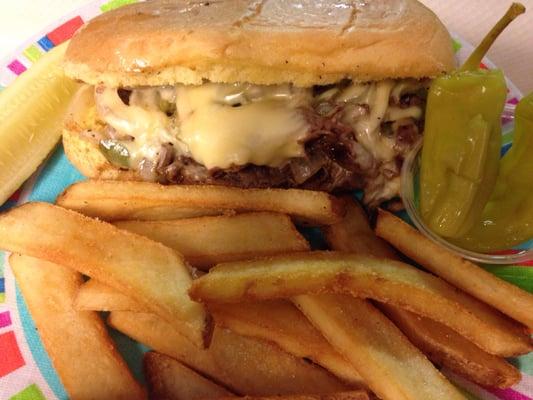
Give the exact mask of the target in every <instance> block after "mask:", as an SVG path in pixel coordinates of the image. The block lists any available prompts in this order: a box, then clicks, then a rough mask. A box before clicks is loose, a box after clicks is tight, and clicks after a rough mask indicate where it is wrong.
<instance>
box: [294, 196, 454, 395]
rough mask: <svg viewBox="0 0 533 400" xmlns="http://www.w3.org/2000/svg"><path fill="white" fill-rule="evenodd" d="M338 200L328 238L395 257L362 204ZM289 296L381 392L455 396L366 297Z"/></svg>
mask: <svg viewBox="0 0 533 400" xmlns="http://www.w3.org/2000/svg"><path fill="white" fill-rule="evenodd" d="M344 201H345V203H346V215H345V216H344V219H343V221H342V222H339V223H337V224H333V225H331V226H329V227H326V230H325V236H326V241H327V242H328V244H329V245H330V246H331V247H333V248H334V249H337V250H344V251H354V252H359V253H362V254H372V255H374V256H378V257H379V256H389V257H396V254H395V253H394V251H392V250H391V249H390V248H389V247H388V245H387V244H386V243H385V242H382V241H380V240H379V239H377V238H376V237H375V236H374V233H373V231H372V229H371V228H370V226H369V224H368V222H367V219H366V214H365V213H364V211H363V210H362V208H361V207H359V206H358V205H357V204H356V203H355V202H353V201H352V200H351V199H348V198H345V199H344ZM293 301H294V303H295V304H296V305H298V306H299V307H300V309H301V310H302V312H303V313H304V314H305V315H306V316H307V318H308V319H309V320H310V321H311V322H312V323H313V324H314V325H315V326H316V327H317V328H318V329H319V330H320V331H321V332H322V333H323V335H324V336H325V337H326V338H327V339H328V341H329V342H330V343H331V344H332V345H333V346H334V347H335V348H336V349H337V350H338V351H339V352H340V353H342V354H345V356H346V357H347V359H348V360H349V361H350V362H351V363H352V365H353V366H354V367H356V368H357V369H358V370H359V371H361V374H362V375H363V377H364V378H365V381H366V382H367V384H368V386H369V387H370V388H371V389H372V390H373V391H374V392H375V393H377V394H378V395H379V396H380V397H381V398H383V399H391V400H392V399H394V400H396V399H398V398H402V399H406V398H407V399H421V400H422V399H428V398H431V399H435V398H448V396H451V398H458V394H457V392H456V391H455V389H454V388H453V387H451V385H450V383H449V382H447V381H446V379H445V378H444V377H443V376H442V375H441V374H440V373H439V372H438V371H437V370H436V369H435V367H434V366H433V365H432V364H431V363H430V362H429V361H428V360H427V359H426V358H425V357H424V356H423V355H422V354H421V353H420V352H419V350H418V349H417V348H416V347H414V346H413V345H412V344H411V343H410V342H409V341H408V340H407V339H406V338H405V337H404V336H403V334H402V333H401V332H400V331H399V330H398V328H396V327H395V326H394V324H393V323H392V322H390V321H389V320H387V318H386V317H385V316H384V315H382V314H381V313H380V312H379V311H378V310H377V309H376V308H375V307H374V306H372V305H371V304H370V303H369V302H367V301H365V300H360V299H355V298H349V297H346V296H344V295H319V296H311V295H301V296H297V297H296V298H294V299H293ZM405 359H409V360H410V361H409V363H410V365H409V367H406V365H405ZM419 371H423V374H422V375H420V373H419Z"/></svg>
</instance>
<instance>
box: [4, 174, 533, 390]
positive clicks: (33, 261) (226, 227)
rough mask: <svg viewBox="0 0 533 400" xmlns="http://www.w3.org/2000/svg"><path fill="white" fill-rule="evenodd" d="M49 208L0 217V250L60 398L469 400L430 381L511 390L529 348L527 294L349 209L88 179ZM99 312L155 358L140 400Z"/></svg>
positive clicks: (315, 199) (531, 302)
mask: <svg viewBox="0 0 533 400" xmlns="http://www.w3.org/2000/svg"><path fill="white" fill-rule="evenodd" d="M56 203H57V204H56V205H52V204H48V203H27V204H24V205H22V206H20V207H17V208H15V209H12V210H10V211H8V212H6V213H4V214H2V215H0V248H2V249H5V250H7V251H10V252H12V255H11V256H10V258H9V262H10V266H11V268H12V270H13V272H14V274H15V276H16V279H17V281H18V284H19V286H20V288H21V290H22V293H23V295H24V297H25V300H26V302H27V304H28V307H29V310H30V312H31V314H32V317H33V319H34V321H35V324H36V326H37V328H38V330H39V334H40V335H41V337H42V340H43V343H44V346H45V347H46V350H47V351H48V353H49V355H50V357H51V359H52V362H53V364H54V367H55V368H56V370H57V372H58V374H59V376H60V378H61V380H62V382H63V384H64V386H65V388H66V390H67V392H68V393H69V396H70V397H71V398H72V399H87V398H109V399H144V398H146V397H147V396H149V397H150V398H154V399H177V400H182V399H187V400H195V399H198V400H201V399H204V400H209V399H226V398H235V397H239V396H246V398H248V399H268V398H273V396H275V397H274V398H276V399H293V400H297V399H301V400H308V399H309V400H312V399H328V400H362V399H371V398H375V397H378V398H381V399H383V400H418V399H420V400H422V399H423V400H427V399H437V400H438V399H443V400H444V399H446V400H450V399H452V400H453V399H464V398H465V397H464V394H463V393H462V392H461V391H460V390H459V389H457V388H456V387H455V386H454V385H453V384H451V383H450V382H449V381H448V380H447V379H446V378H445V376H444V374H443V373H442V372H441V369H442V368H444V369H445V370H449V371H451V372H453V373H455V374H458V375H461V376H463V377H465V378H467V379H469V380H471V381H473V382H476V383H478V384H480V385H483V386H489V387H498V388H506V387H509V386H512V385H514V384H516V383H517V382H518V381H519V380H520V372H519V371H518V370H517V369H516V368H515V367H514V366H513V365H512V364H510V363H509V362H508V361H506V359H505V358H506V357H514V356H518V355H522V354H527V353H529V352H530V351H531V350H532V348H533V346H532V341H531V336H530V333H531V329H532V328H533V314H532V313H531V310H533V295H531V294H529V293H527V292H524V291H522V290H520V289H519V288H518V287H516V286H513V285H511V284H509V283H507V282H505V281H502V280H500V279H498V278H496V277H495V276H493V275H491V274H489V273H488V272H486V271H485V270H483V269H482V268H480V267H478V266H476V265H474V264H472V263H470V262H467V261H465V260H462V259H460V258H458V257H457V256H455V255H453V254H451V253H449V252H447V251H446V250H445V249H442V248H440V247H438V246H437V245H435V244H433V243H432V242H431V241H429V240H428V239H426V238H425V237H424V236H422V235H421V234H420V233H418V231H416V230H415V229H413V228H412V227H410V226H409V225H408V224H406V223H404V222H403V221H401V220H400V219H399V218H397V217H395V216H394V215H392V214H390V213H388V212H385V211H382V210H380V211H379V215H378V218H377V224H376V228H375V232H374V230H372V228H371V227H370V225H369V223H368V220H367V216H366V214H365V212H364V210H363V209H362V208H361V207H360V206H359V205H358V204H357V203H356V202H354V201H353V200H352V199H351V198H336V197H333V196H331V195H328V194H325V193H321V192H313V191H306V190H294V189H289V190H276V189H248V190H243V189H236V188H227V187H210V186H161V185H158V184H153V183H141V182H110V181H90V180H89V181H85V182H81V183H77V184H74V185H72V186H71V187H69V188H67V189H66V191H65V192H64V193H63V194H62V195H61V196H60V197H59V198H58V199H57V202H56ZM295 224H299V225H302V224H303V225H306V226H316V227H320V229H321V230H322V232H323V234H324V237H325V239H326V242H327V244H328V245H329V247H330V251H312V249H311V247H310V245H309V243H308V242H307V241H306V240H305V239H304V238H303V236H302V235H301V234H300V233H299V231H298V230H297V229H296V227H295ZM378 236H379V237H381V238H383V239H385V240H383V239H381V238H378ZM387 242H388V243H387ZM389 243H390V244H392V246H393V247H391V246H390V245H389ZM410 260H412V261H410ZM413 261H414V262H416V263H417V264H418V265H420V266H422V267H423V268H424V269H421V268H417V267H415V266H413V265H411V264H412V263H413ZM86 278H88V279H86ZM101 311H107V312H109V315H108V317H107V321H106V323H107V325H109V326H111V327H113V328H114V329H116V330H118V331H120V332H123V333H124V334H126V335H128V336H130V337H131V338H133V339H135V340H137V341H139V342H141V343H143V344H145V345H146V346H148V347H149V348H151V349H152V351H150V352H148V353H146V354H145V357H144V371H145V378H146V383H147V387H148V392H147V391H146V389H145V388H144V387H143V385H141V384H140V383H139V382H137V381H136V380H135V378H134V377H133V375H132V374H131V373H130V371H129V370H128V367H127V365H126V364H125V362H124V361H123V359H122V358H121V356H120V354H119V353H118V351H117V349H116V347H115V345H114V343H113V341H112V340H111V339H110V337H109V335H108V333H107V328H106V326H105V323H104V321H103V320H102V319H101V316H100V314H99V312H101Z"/></svg>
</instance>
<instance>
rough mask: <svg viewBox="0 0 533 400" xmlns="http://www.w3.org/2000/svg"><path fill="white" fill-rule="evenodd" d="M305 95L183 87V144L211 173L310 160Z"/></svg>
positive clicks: (179, 103) (280, 89) (282, 89)
mask: <svg viewBox="0 0 533 400" xmlns="http://www.w3.org/2000/svg"><path fill="white" fill-rule="evenodd" d="M304 98H305V94H303V93H302V92H301V89H295V88H290V87H288V86H285V85H280V86H276V87H269V86H263V87H261V86H255V85H246V87H245V88H244V89H243V88H239V87H236V85H220V84H214V83H205V84H203V85H200V86H178V87H177V93H176V108H177V112H178V118H179V127H180V128H179V134H178V137H179V140H180V141H182V142H183V143H184V144H185V145H186V146H187V148H188V150H189V152H190V154H191V156H192V157H193V158H194V159H195V160H196V161H197V162H199V163H201V164H203V165H205V166H206V167H207V168H214V167H218V168H228V167H230V166H232V165H245V164H248V163H252V164H255V165H268V166H271V167H277V166H280V165H281V164H282V163H283V162H285V161H286V160H287V159H289V158H291V157H298V156H302V155H303V154H304V149H303V145H302V144H301V143H300V141H301V140H302V139H303V138H304V137H305V135H306V133H307V131H308V129H309V127H308V124H307V122H306V120H305V118H304V116H303V113H302V112H301V111H300V110H299V109H298V105H301V102H303V101H304V100H303V99H304Z"/></svg>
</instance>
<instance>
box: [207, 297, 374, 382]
mask: <svg viewBox="0 0 533 400" xmlns="http://www.w3.org/2000/svg"><path fill="white" fill-rule="evenodd" d="M209 311H210V312H211V313H212V315H213V318H214V319H215V321H216V323H217V325H221V326H224V327H226V328H228V329H231V330H232V331H233V332H235V333H238V334H240V335H243V336H251V337H256V338H258V339H263V340H267V341H270V342H273V343H276V344H277V345H278V346H279V347H281V348H282V349H283V350H285V351H286V352H288V353H290V354H292V355H294V356H296V357H301V358H307V359H310V360H312V361H314V362H315V363H317V364H319V365H322V366H323V367H324V368H326V369H327V370H329V371H331V372H332V373H333V374H335V375H337V376H338V377H340V378H341V379H343V380H344V381H346V382H349V383H350V384H352V385H354V386H359V387H361V386H363V385H364V383H363V380H362V379H361V376H360V374H359V373H358V372H357V371H356V370H355V368H354V367H353V366H352V365H351V364H350V363H349V362H348V361H346V359H345V358H344V357H343V356H341V354H340V353H338V352H337V351H336V350H335V349H333V347H332V346H331V345H330V344H329V343H328V342H327V341H326V340H325V339H324V337H323V336H322V335H321V334H320V332H319V331H317V330H316V329H315V328H314V327H313V325H311V324H310V323H309V321H308V320H307V319H306V318H305V316H304V315H303V314H302V313H301V312H300V311H298V309H296V307H294V306H293V305H292V304H291V303H290V302H288V301H285V300H269V301H262V302H253V303H252V302H246V303H239V304H211V305H210V308H209Z"/></svg>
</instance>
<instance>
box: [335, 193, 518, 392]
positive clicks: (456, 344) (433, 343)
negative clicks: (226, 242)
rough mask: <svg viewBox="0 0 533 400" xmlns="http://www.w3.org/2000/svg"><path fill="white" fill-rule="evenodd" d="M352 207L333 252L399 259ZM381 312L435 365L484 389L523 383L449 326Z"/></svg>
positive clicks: (513, 371)
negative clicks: (351, 252) (341, 251)
mask: <svg viewBox="0 0 533 400" xmlns="http://www.w3.org/2000/svg"><path fill="white" fill-rule="evenodd" d="M350 203H351V204H350ZM350 203H348V204H347V205H346V215H345V217H344V220H343V221H342V222H340V223H338V224H335V225H332V226H331V227H329V234H328V235H327V239H328V242H329V245H330V246H331V247H332V248H333V249H334V250H343V251H353V252H356V253H359V254H372V255H374V256H377V257H380V256H382V257H387V258H393V259H395V258H397V257H396V254H394V252H393V251H392V250H390V247H389V246H388V245H387V244H386V243H385V242H383V241H382V239H380V238H378V237H377V236H375V235H374V232H373V231H372V230H371V228H370V224H369V223H368V220H367V218H366V215H365V214H364V212H363V211H362V209H361V208H360V207H358V206H357V205H356V204H355V203H354V202H350ZM361 243H363V245H361ZM380 308H381V309H383V310H385V311H386V314H387V316H388V317H389V318H391V319H392V320H393V321H394V322H395V323H396V325H397V326H398V327H399V328H400V329H401V330H402V332H403V333H404V334H405V335H406V336H407V337H408V338H409V340H410V341H411V342H412V343H413V344H414V345H416V346H417V347H418V348H419V349H420V350H422V351H423V352H424V353H425V354H426V355H427V356H428V357H429V359H430V360H431V361H433V362H434V363H436V364H438V365H441V366H445V367H446V368H448V369H450V370H452V371H454V372H456V373H458V374H460V375H462V376H464V377H466V378H467V379H470V380H471V381H473V382H476V383H478V384H480V385H482V386H496V387H508V386H511V385H513V384H515V383H517V382H518V381H519V380H520V372H519V371H518V370H517V369H516V368H515V367H513V366H512V365H511V364H509V363H508V362H507V361H505V360H504V359H502V358H500V357H496V356H493V355H490V354H488V353H486V352H485V351H483V350H481V349H480V348H479V347H477V346H476V345H474V344H473V343H472V342H470V341H468V340H466V339H465V338H463V337H462V336H461V335H459V334H458V333H456V332H455V331H452V330H451V329H449V328H447V327H446V326H444V325H442V324H440V323H438V322H435V321H432V320H430V319H427V318H424V317H421V316H418V315H415V314H413V313H410V312H409V311H405V310H402V309H401V308H398V307H395V306H392V305H390V304H382V305H381V306H380Z"/></svg>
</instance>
